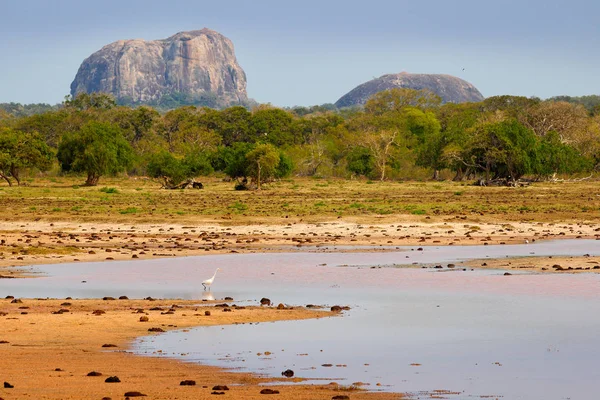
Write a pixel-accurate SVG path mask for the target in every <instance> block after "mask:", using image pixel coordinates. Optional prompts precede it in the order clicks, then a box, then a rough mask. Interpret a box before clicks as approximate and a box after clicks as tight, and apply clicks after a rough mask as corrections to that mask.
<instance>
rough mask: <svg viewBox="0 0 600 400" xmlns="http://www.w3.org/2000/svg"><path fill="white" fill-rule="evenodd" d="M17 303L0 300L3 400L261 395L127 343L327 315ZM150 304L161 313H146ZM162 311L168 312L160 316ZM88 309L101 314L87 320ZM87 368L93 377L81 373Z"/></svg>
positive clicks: (237, 377) (286, 391)
mask: <svg viewBox="0 0 600 400" xmlns="http://www.w3.org/2000/svg"><path fill="white" fill-rule="evenodd" d="M18 300H20V301H21V302H19V303H13V301H15V300H14V299H2V300H0V321H1V323H0V381H3V382H8V383H9V384H10V385H12V386H14V387H13V388H0V398H3V399H27V398H29V399H103V398H111V399H123V398H125V397H126V396H125V393H126V392H131V391H137V392H140V393H143V394H146V395H147V397H146V398H151V399H203V398H212V396H214V395H211V393H212V392H214V391H215V390H213V387H214V386H216V385H226V386H228V388H229V390H228V391H225V396H224V397H226V398H233V399H255V398H264V396H265V395H262V394H260V391H261V390H262V389H263V387H259V384H260V383H263V382H266V381H267V380H266V379H263V378H260V377H257V376H254V375H251V374H244V373H233V372H226V371H223V370H221V369H218V368H214V367H207V366H201V365H196V364H186V363H182V362H178V361H175V360H170V359H167V358H160V357H140V356H134V355H132V354H131V353H130V352H128V351H127V348H128V344H129V343H130V341H131V340H132V339H134V338H135V337H139V336H143V335H150V334H153V333H149V331H148V329H150V328H161V329H163V330H164V331H168V330H171V329H185V328H187V327H192V326H204V325H223V324H235V323H248V322H258V321H260V322H263V321H277V320H292V319H306V318H323V317H329V316H331V315H332V313H331V312H329V311H316V310H307V309H304V308H295V309H286V310H278V309H276V308H275V307H272V308H271V307H264V308H261V307H248V308H246V309H238V308H235V307H233V306H232V307H231V308H230V309H231V310H232V311H231V312H224V311H223V308H221V307H215V305H213V304H208V303H202V304H200V305H198V304H197V303H198V302H197V301H181V300H179V301H177V300H155V301H148V300H106V301H105V300H100V299H98V300H35V299H18ZM229 304H230V305H231V304H232V303H231V302H229ZM155 307H159V308H161V310H155V311H151V310H150V309H151V308H155ZM59 310H63V311H62V312H60V313H59ZM169 310H172V313H169V314H166V313H167V312H169ZM206 310H209V311H210V312H211V315H210V316H206V315H205V311H206ZM95 311H96V313H98V311H104V313H98V314H100V315H95V314H94V312H95ZM334 315H335V314H334ZM140 317H147V318H148V321H147V322H140ZM103 345H112V346H114V347H103ZM92 371H95V372H99V373H101V375H100V376H87V375H88V373H90V372H92ZM111 376H117V377H118V378H119V380H120V382H119V383H107V382H105V380H106V379H107V378H108V377H111ZM280 379H281V380H286V379H288V378H283V377H282V378H280ZM292 379H294V378H292ZM183 380H193V381H195V382H196V385H195V386H181V385H180V382H181V381H183ZM343 385H350V383H343ZM269 387H270V388H272V389H275V390H279V392H280V393H279V394H278V395H276V398H279V399H331V398H332V397H334V396H338V395H348V396H349V397H350V398H352V399H367V398H369V399H396V398H400V397H401V396H400V395H397V394H382V393H365V392H362V391H357V390H350V391H349V390H347V387H345V386H342V385H331V384H329V382H327V384H325V383H324V384H323V385H303V384H296V385H293V386H281V385H280V386H274V387H271V386H269ZM130 397H132V396H130Z"/></svg>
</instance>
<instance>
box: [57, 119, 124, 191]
mask: <svg viewBox="0 0 600 400" xmlns="http://www.w3.org/2000/svg"><path fill="white" fill-rule="evenodd" d="M57 156H58V160H59V161H60V164H61V168H62V170H63V171H66V172H69V171H73V172H85V173H86V174H87V179H86V182H85V183H86V185H88V186H95V185H97V184H98V181H99V179H100V177H101V176H102V175H106V174H112V175H114V174H117V173H119V172H122V171H125V170H126V169H127V168H128V167H129V166H131V164H132V162H133V150H132V148H131V145H130V144H129V143H128V142H127V140H125V138H124V137H123V133H122V132H121V130H120V129H119V128H118V127H116V126H115V125H111V124H107V123H100V122H89V123H87V124H86V125H84V126H83V127H82V128H81V130H79V131H77V132H72V133H68V134H65V135H64V136H63V138H62V140H61V142H60V145H59V147H58V154H57Z"/></svg>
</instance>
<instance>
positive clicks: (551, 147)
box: [535, 132, 592, 177]
mask: <svg viewBox="0 0 600 400" xmlns="http://www.w3.org/2000/svg"><path fill="white" fill-rule="evenodd" d="M591 168H592V162H591V161H590V160H589V159H587V158H585V157H584V156H582V155H581V154H580V153H579V152H578V151H577V150H576V149H575V148H574V147H572V146H570V145H568V144H565V143H563V142H562V140H561V138H560V135H559V134H558V133H557V132H548V133H547V134H546V136H544V137H543V138H541V139H540V143H539V147H538V156H537V163H536V165H535V173H536V174H537V175H538V177H548V176H551V175H554V174H557V173H558V174H560V173H566V174H573V173H576V172H582V171H585V170H589V169H591Z"/></svg>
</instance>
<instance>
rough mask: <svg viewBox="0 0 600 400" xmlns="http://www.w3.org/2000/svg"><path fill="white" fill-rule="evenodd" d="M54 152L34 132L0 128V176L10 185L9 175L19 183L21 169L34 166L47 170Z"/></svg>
mask: <svg viewBox="0 0 600 400" xmlns="http://www.w3.org/2000/svg"><path fill="white" fill-rule="evenodd" d="M53 159H54V153H53V152H52V151H51V149H50V148H49V147H48V145H46V143H45V142H44V140H43V138H42V137H41V135H39V134H38V133H36V132H33V133H28V132H20V131H17V130H13V129H9V128H1V129H0V178H3V179H4V180H5V181H7V182H8V184H9V185H10V186H12V182H11V180H10V177H12V178H14V179H15V180H16V181H17V185H20V184H21V178H20V175H21V171H22V170H23V169H25V168H36V169H38V170H40V171H47V170H48V169H50V167H51V166H52V161H53Z"/></svg>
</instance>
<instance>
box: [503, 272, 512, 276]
mask: <svg viewBox="0 0 600 400" xmlns="http://www.w3.org/2000/svg"><path fill="white" fill-rule="evenodd" d="M511 275H512V274H511V273H510V272H505V273H504V276H511Z"/></svg>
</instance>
